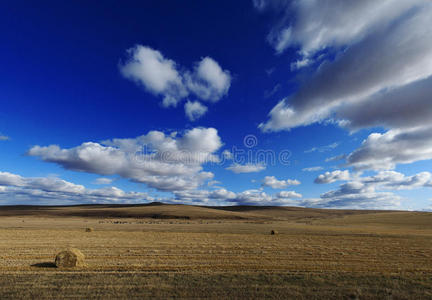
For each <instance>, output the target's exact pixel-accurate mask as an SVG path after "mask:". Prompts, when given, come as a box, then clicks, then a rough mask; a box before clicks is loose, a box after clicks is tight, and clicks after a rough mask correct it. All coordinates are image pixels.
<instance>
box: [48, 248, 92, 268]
mask: <svg viewBox="0 0 432 300" xmlns="http://www.w3.org/2000/svg"><path fill="white" fill-rule="evenodd" d="M84 259H85V256H84V254H82V252H81V251H79V250H78V249H74V248H71V249H68V250H65V251H62V252H60V253H59V254H57V256H56V258H55V265H56V267H57V268H73V267H84V266H85V263H84Z"/></svg>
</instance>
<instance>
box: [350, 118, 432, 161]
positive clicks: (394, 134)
mask: <svg viewBox="0 0 432 300" xmlns="http://www.w3.org/2000/svg"><path fill="white" fill-rule="evenodd" d="M431 158H432V127H419V128H413V129H408V130H397V129H396V130H390V131H388V132H386V133H383V134H381V133H372V134H371V135H369V137H368V138H367V139H366V140H364V141H363V143H362V145H361V146H360V147H359V148H358V149H357V150H355V151H353V152H352V153H351V154H349V155H348V157H347V159H346V160H347V164H348V165H349V166H352V167H354V168H355V169H358V170H365V169H372V170H379V169H393V168H394V167H395V166H396V164H407V163H412V162H415V161H419V160H427V159H431Z"/></svg>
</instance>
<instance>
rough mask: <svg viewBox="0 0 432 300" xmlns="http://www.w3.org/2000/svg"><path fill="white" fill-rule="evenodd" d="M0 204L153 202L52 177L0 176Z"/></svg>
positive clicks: (113, 189)
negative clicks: (88, 187)
mask: <svg viewBox="0 0 432 300" xmlns="http://www.w3.org/2000/svg"><path fill="white" fill-rule="evenodd" d="M0 188H1V189H0V192H1V193H0V203H1V204H2V205H6V204H36V205H40V204H56V205H58V204H78V203H142V202H149V201H154V198H153V197H150V196H149V195H148V194H147V193H137V192H124V191H122V190H121V189H119V188H116V187H105V188H102V189H87V188H85V187H84V186H83V185H77V184H74V183H71V182H68V181H65V180H62V179H59V178H56V177H22V176H20V175H16V174H12V173H8V172H0Z"/></svg>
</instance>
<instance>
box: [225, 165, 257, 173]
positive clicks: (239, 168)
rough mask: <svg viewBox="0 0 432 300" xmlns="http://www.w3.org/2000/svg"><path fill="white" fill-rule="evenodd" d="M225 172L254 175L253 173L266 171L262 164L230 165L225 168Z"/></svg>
mask: <svg viewBox="0 0 432 300" xmlns="http://www.w3.org/2000/svg"><path fill="white" fill-rule="evenodd" d="M225 169H226V170H230V171H232V172H234V173H236V174H239V173H254V172H260V171H263V170H265V169H266V166H265V165H263V164H250V163H249V164H244V165H241V164H237V163H235V164H232V165H231V166H229V167H228V168H225Z"/></svg>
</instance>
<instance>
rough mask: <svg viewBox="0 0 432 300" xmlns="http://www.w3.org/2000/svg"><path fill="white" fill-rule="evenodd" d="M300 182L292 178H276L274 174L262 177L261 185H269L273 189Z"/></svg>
mask: <svg viewBox="0 0 432 300" xmlns="http://www.w3.org/2000/svg"><path fill="white" fill-rule="evenodd" d="M300 183H301V182H300V181H298V180H296V179H294V180H292V179H286V180H278V179H276V177H274V176H266V177H264V179H263V181H262V184H261V186H263V187H271V188H273V189H284V188H286V187H288V186H290V185H299V184H300Z"/></svg>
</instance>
